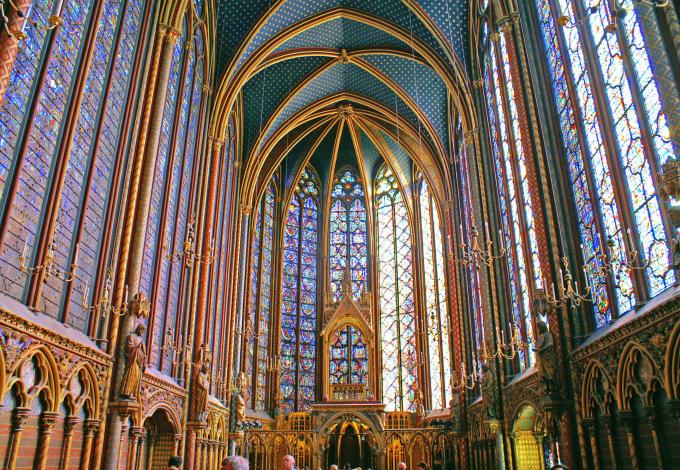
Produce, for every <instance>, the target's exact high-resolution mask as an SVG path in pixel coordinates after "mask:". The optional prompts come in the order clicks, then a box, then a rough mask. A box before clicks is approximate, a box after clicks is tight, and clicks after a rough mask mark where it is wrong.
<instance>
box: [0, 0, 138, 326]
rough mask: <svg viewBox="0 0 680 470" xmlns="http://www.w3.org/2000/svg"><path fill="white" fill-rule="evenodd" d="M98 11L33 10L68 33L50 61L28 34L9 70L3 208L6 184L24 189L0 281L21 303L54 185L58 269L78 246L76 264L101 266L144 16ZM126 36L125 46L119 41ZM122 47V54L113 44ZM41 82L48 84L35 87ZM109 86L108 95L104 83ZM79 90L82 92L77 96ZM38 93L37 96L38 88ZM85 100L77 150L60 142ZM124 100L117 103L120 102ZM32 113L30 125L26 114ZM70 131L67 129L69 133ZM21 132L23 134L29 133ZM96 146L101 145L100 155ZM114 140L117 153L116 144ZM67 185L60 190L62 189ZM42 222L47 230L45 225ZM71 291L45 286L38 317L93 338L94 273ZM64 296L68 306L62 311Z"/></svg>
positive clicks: (80, 7)
mask: <svg viewBox="0 0 680 470" xmlns="http://www.w3.org/2000/svg"><path fill="white" fill-rule="evenodd" d="M95 4H96V2H92V1H66V2H64V5H63V8H62V11H61V12H54V11H53V9H54V7H55V5H54V2H52V1H49V0H40V1H35V2H33V3H32V6H31V9H29V19H30V20H31V21H36V22H37V23H38V24H46V23H47V19H48V17H49V16H50V15H51V14H54V13H58V14H60V16H61V17H62V19H63V24H62V25H61V26H60V27H59V28H57V29H55V30H54V32H53V33H50V34H54V35H55V38H54V47H53V50H52V51H51V53H50V54H46V52H47V51H45V50H44V49H45V46H46V42H45V39H46V37H47V35H46V31H45V30H44V29H41V28H36V27H32V26H29V27H27V28H26V33H27V38H26V40H25V41H22V43H21V47H19V50H18V54H17V59H16V62H15V63H14V66H13V69H12V75H11V78H10V84H9V88H8V90H7V92H6V94H5V96H4V100H3V102H2V105H1V107H0V135H1V137H0V201H2V203H3V205H5V203H6V201H7V197H8V194H7V187H6V184H7V182H8V178H9V177H10V175H11V174H12V173H14V172H20V173H14V176H15V177H16V178H17V181H18V187H17V194H16V199H15V203H14V205H13V206H12V208H11V214H8V213H7V210H8V208H7V207H3V212H2V215H3V216H6V215H7V216H8V220H9V224H8V227H7V232H6V234H5V235H6V236H5V246H4V247H3V249H2V253H3V256H2V258H0V276H1V277H3V278H4V280H5V289H4V292H6V293H8V294H9V295H12V296H14V297H15V298H18V299H22V297H23V295H24V292H23V286H24V283H25V281H26V280H27V277H26V276H25V275H23V274H20V273H19V271H18V269H17V268H18V266H17V265H18V261H17V258H18V255H19V254H20V252H21V249H22V247H23V244H24V241H25V242H26V254H27V256H28V258H29V259H28V262H29V264H33V263H35V261H36V260H34V259H33V257H34V256H35V253H34V249H33V248H34V247H35V245H36V243H37V241H38V239H39V237H40V236H44V235H45V234H41V233H40V232H39V231H37V229H39V228H40V227H44V226H46V224H44V223H43V219H44V217H45V216H46V209H47V208H48V207H50V203H49V202H48V201H47V199H46V198H47V195H48V194H49V192H50V191H51V190H52V189H53V188H52V186H53V185H56V184H63V186H60V187H59V188H57V192H56V193H55V194H58V197H59V199H58V204H57V209H56V210H57V212H56V216H57V219H58V224H57V226H56V231H55V241H56V242H55V248H56V249H55V257H54V262H55V264H56V266H57V267H58V268H60V269H62V270H64V271H68V270H69V268H70V266H71V263H72V262H73V258H74V255H75V242H76V240H77V239H79V240H80V243H79V247H80V251H79V262H80V265H81V266H83V265H85V266H92V265H93V264H94V260H96V259H98V256H99V250H100V244H101V236H102V233H103V230H102V227H103V226H104V225H105V224H104V217H105V209H106V202H107V195H108V193H109V191H110V190H111V187H110V184H111V181H112V179H113V167H114V163H113V159H114V158H115V153H116V150H117V147H118V144H119V141H118V131H119V129H120V118H121V116H122V114H123V112H122V110H123V109H124V106H125V103H126V101H127V100H126V97H127V91H128V84H129V76H130V70H131V68H132V61H133V56H134V54H133V52H134V51H135V50H136V49H135V45H136V43H137V39H138V34H139V30H140V28H139V24H140V22H141V16H142V13H143V10H144V8H143V4H142V2H140V1H130V2H123V1H121V0H107V1H106V2H103V5H102V8H101V13H100V15H93V14H91V13H92V10H93V8H92V7H93V5H95ZM88 30H96V32H97V34H96V36H94V43H93V46H92V48H91V49H90V50H88V51H89V52H91V54H92V55H91V59H90V62H89V68H88V69H87V70H86V71H85V74H84V76H83V80H82V81H76V76H77V74H78V73H79V68H78V67H77V64H78V63H79V62H81V61H85V60H86V58H85V55H84V54H85V53H86V49H85V48H84V47H83V45H84V40H85V38H86V37H88V36H87V32H88ZM121 36H122V37H121ZM117 42H119V43H121V46H120V47H117V46H116V43H117ZM41 74H43V75H44V81H43V82H42V83H41V82H39V81H38V80H37V78H38V76H39V75H41ZM109 82H110V83H111V84H112V85H111V86H110V87H108V88H107V87H106V86H105V84H106V83H109ZM75 83H82V90H76V89H75V87H74V86H73V85H74V84H75ZM38 84H40V87H39V88H38V87H37V86H36V85H38ZM76 93H81V96H82V101H81V102H80V107H79V108H77V109H75V110H74V112H75V114H74V123H73V125H74V131H73V132H74V133H73V138H72V141H71V142H65V141H63V137H64V130H65V126H66V125H67V123H66V115H67V113H68V112H69V109H72V108H71V107H70V105H71V100H73V99H74V98H75V96H76ZM117 93H119V94H120V96H116V94H117ZM31 102H33V103H35V116H34V119H33V122H32V123H28V122H26V120H27V119H28V118H29V116H28V114H27V111H28V110H29V109H31ZM69 124H70V123H69ZM22 129H26V132H25V133H22ZM21 139H23V140H24V143H25V144H26V146H25V162H24V163H23V164H21V165H20V168H19V158H21V155H19V149H20V148H21V147H22V142H21ZM95 140H97V145H95ZM111 140H113V144H112V145H113V150H110V148H109V147H110V146H109V147H107V144H110V141H111ZM64 148H66V149H68V150H69V151H70V153H69V154H68V156H67V160H66V170H65V173H64V179H63V180H58V179H54V178H53V175H54V173H55V171H56V170H57V168H56V166H55V163H56V162H57V159H56V155H57V153H58V151H59V150H60V149H64ZM62 181H63V182H62ZM38 221H40V222H38ZM77 274H78V277H77V278H76V280H75V281H74V283H73V284H71V285H69V284H66V283H64V282H62V281H61V280H59V279H58V278H57V277H55V276H53V277H51V278H48V279H47V280H46V282H45V284H44V286H43V289H42V296H41V298H42V302H41V304H40V307H41V308H43V309H44V311H45V312H46V313H48V314H49V315H51V316H53V317H59V316H62V317H63V316H66V315H68V320H65V321H68V323H70V324H71V325H72V326H74V327H76V328H78V329H80V330H82V331H86V329H87V320H88V318H87V312H86V311H85V310H84V309H83V308H82V307H81V305H80V303H81V301H80V296H81V294H82V293H83V291H84V285H85V283H86V282H87V283H88V284H89V285H90V286H91V285H92V283H93V280H94V276H95V275H96V271H93V270H82V269H81V270H79V272H78V273H77ZM67 292H68V293H69V294H70V302H69V303H68V304H66V305H64V302H65V299H66V294H67Z"/></svg>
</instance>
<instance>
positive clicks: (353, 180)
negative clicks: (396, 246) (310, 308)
mask: <svg viewBox="0 0 680 470" xmlns="http://www.w3.org/2000/svg"><path fill="white" fill-rule="evenodd" d="M329 219H330V230H329V232H330V241H329V251H330V253H329V258H330V284H331V291H332V293H333V296H334V299H335V301H339V300H340V299H341V298H342V295H343V289H342V283H343V279H344V275H345V270H346V269H349V272H350V278H351V280H352V297H353V298H354V299H355V300H357V299H359V297H360V295H361V293H362V292H365V291H367V290H368V277H367V272H368V268H367V267H368V246H367V240H366V236H367V235H366V202H365V194H364V188H363V184H362V182H361V180H360V178H359V177H358V176H357V174H356V172H355V171H354V170H352V169H349V168H348V169H344V170H342V171H340V172H339V174H338V175H337V176H336V178H335V181H334V182H333V188H332V190H331V210H330V214H329Z"/></svg>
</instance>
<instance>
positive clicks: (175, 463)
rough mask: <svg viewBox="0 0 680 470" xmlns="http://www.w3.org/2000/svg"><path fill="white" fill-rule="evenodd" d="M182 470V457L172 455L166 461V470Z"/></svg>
mask: <svg viewBox="0 0 680 470" xmlns="http://www.w3.org/2000/svg"><path fill="white" fill-rule="evenodd" d="M181 468H182V457H180V456H179V455H173V456H172V457H170V458H169V459H168V470H180V469H181Z"/></svg>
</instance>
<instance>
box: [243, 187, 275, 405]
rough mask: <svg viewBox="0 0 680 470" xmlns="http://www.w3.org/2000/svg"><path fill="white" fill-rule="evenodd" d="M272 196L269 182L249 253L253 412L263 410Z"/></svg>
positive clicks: (250, 397) (249, 361) (249, 380)
mask: <svg viewBox="0 0 680 470" xmlns="http://www.w3.org/2000/svg"><path fill="white" fill-rule="evenodd" d="M275 197H276V190H275V188H274V182H273V181H272V182H270V183H269V184H268V185H267V188H266V189H265V192H264V196H263V197H262V200H261V201H260V203H259V204H258V208H257V215H256V219H255V224H254V226H253V229H254V233H253V245H252V253H251V256H250V259H251V266H250V293H249V299H248V323H247V331H246V340H247V342H248V346H247V348H246V361H245V364H246V366H245V372H246V377H247V396H246V400H247V401H246V402H247V403H248V405H249V406H251V407H252V408H253V409H254V410H256V411H264V410H265V409H266V396H267V394H266V387H267V369H268V365H269V334H270V326H271V318H272V316H271V313H272V263H273V259H272V256H273V252H272V247H273V242H274V221H275V214H274V205H275Z"/></svg>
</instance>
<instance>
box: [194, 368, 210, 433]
mask: <svg viewBox="0 0 680 470" xmlns="http://www.w3.org/2000/svg"><path fill="white" fill-rule="evenodd" d="M209 374H210V370H209V369H208V364H203V365H201V368H200V369H199V370H198V373H197V374H196V401H195V403H196V419H197V420H198V421H201V422H205V421H206V418H207V416H208V390H209V389H210V379H209V377H208V375H209Z"/></svg>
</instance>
